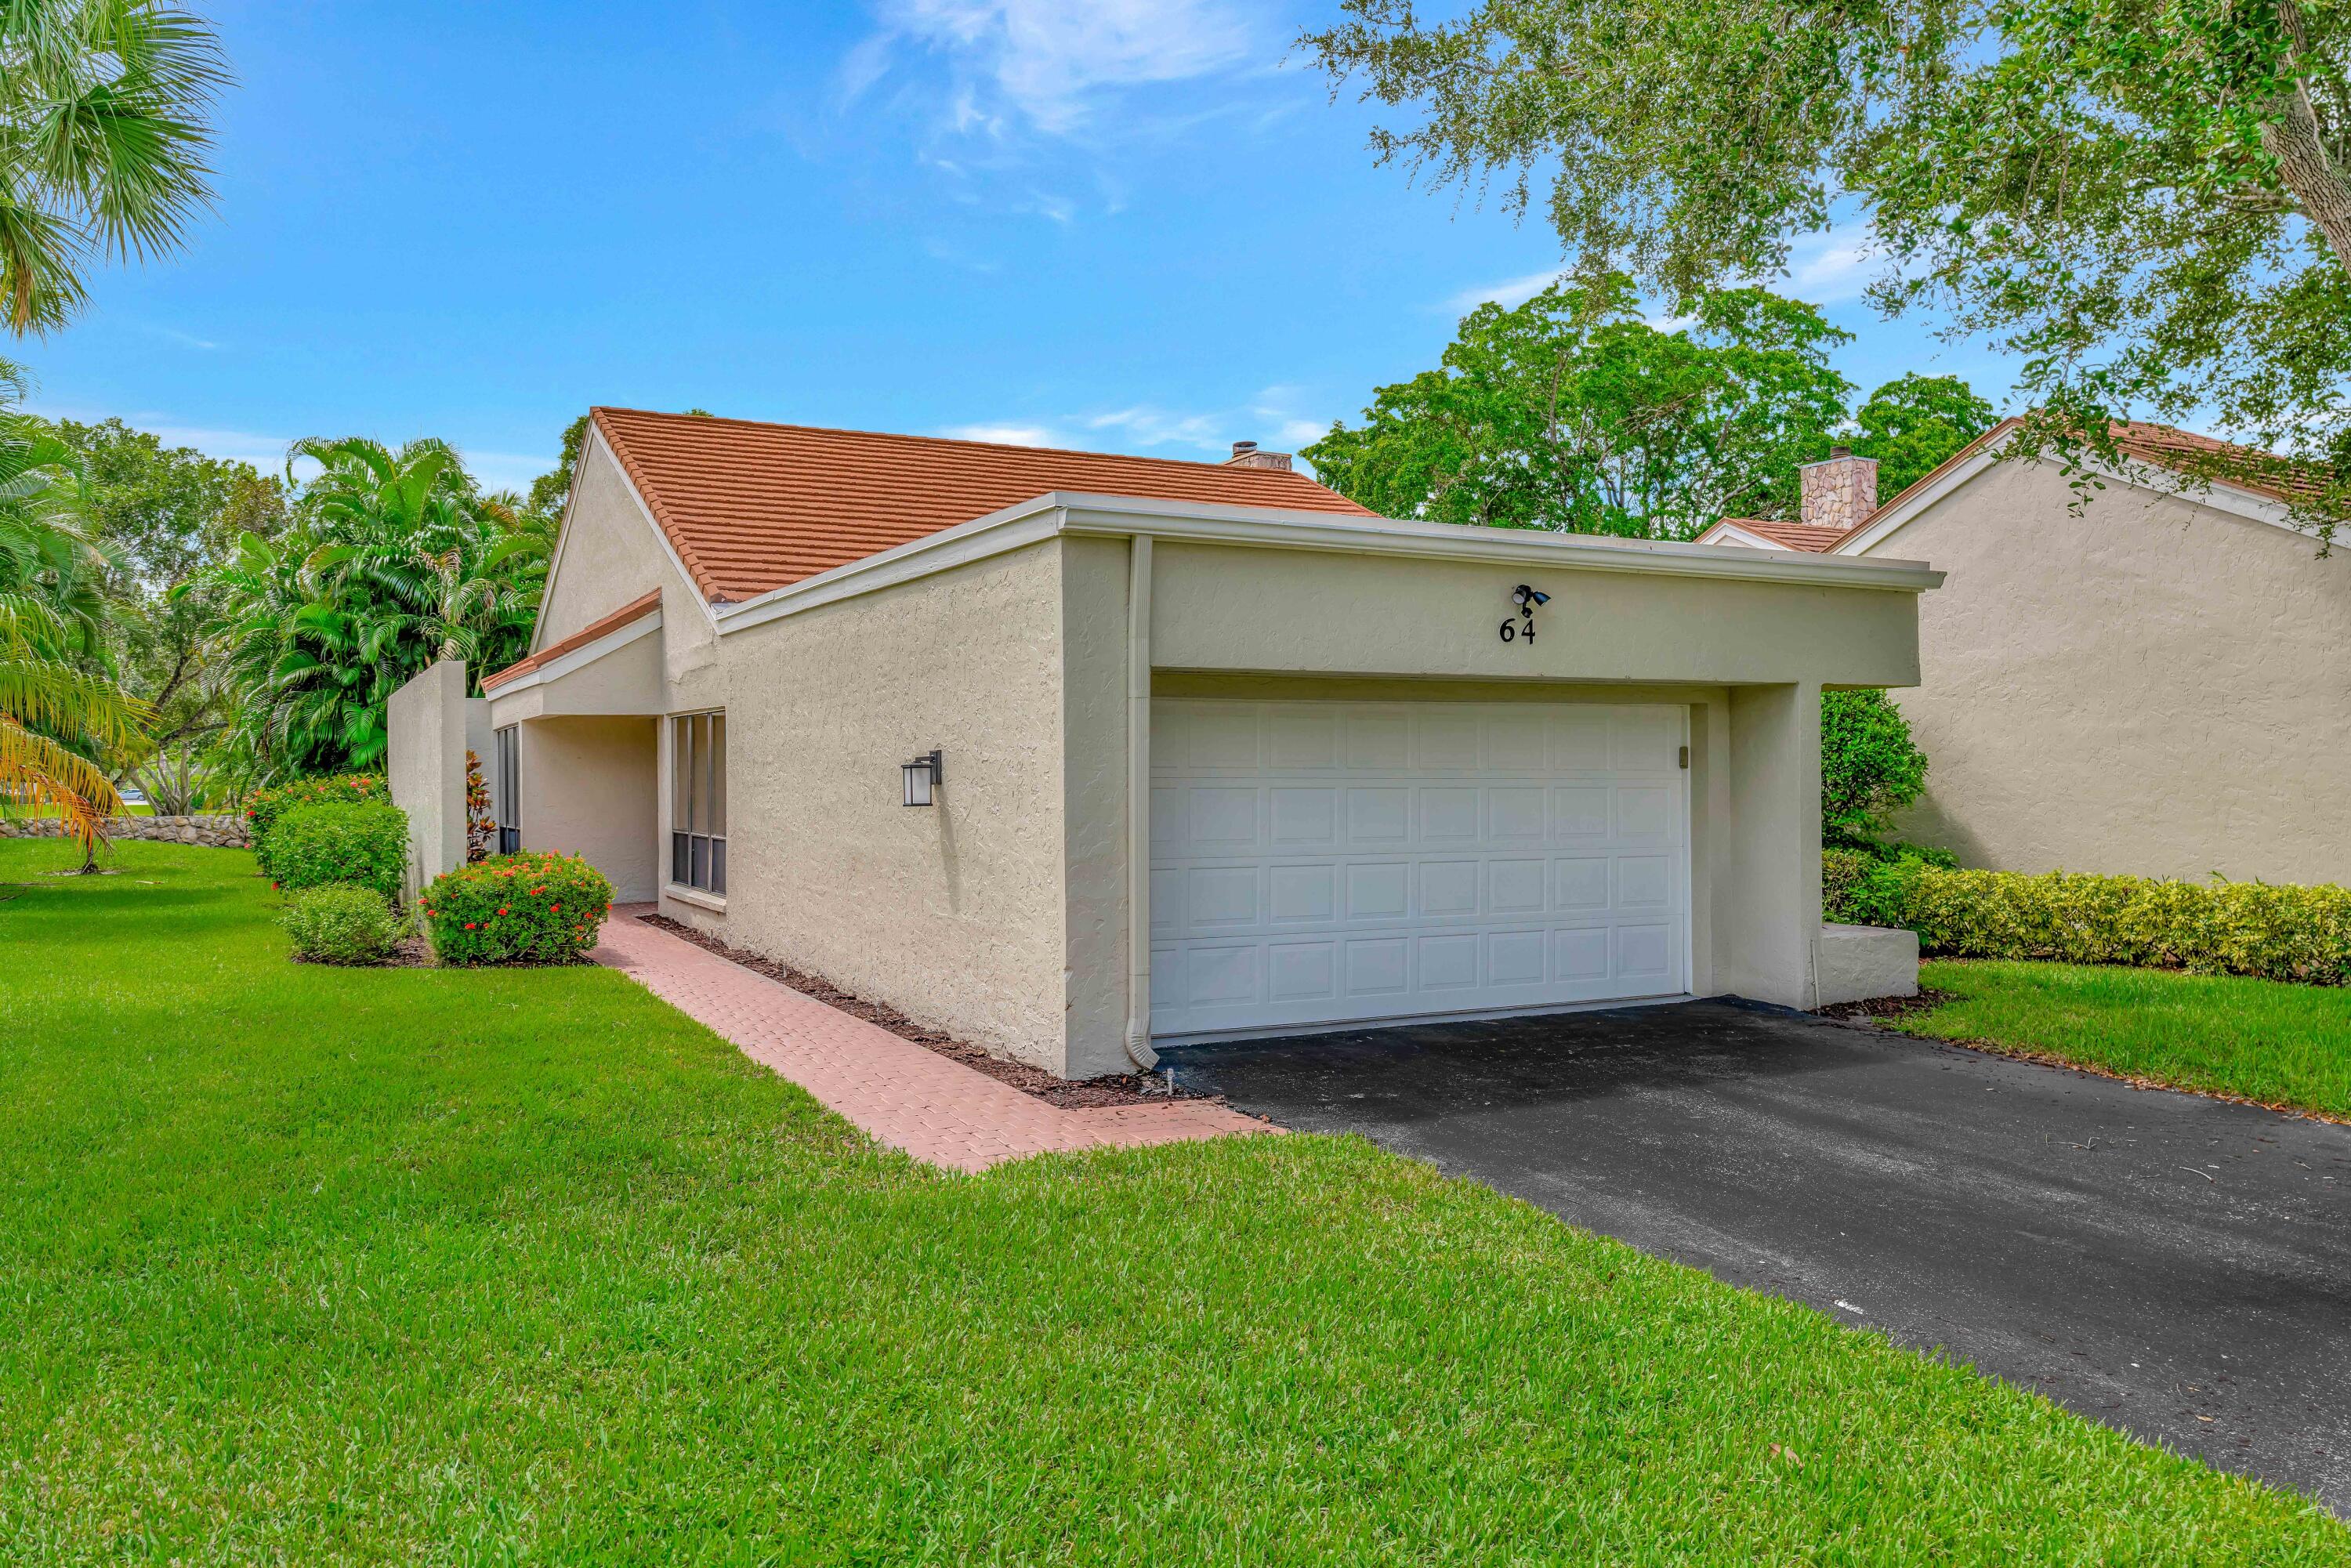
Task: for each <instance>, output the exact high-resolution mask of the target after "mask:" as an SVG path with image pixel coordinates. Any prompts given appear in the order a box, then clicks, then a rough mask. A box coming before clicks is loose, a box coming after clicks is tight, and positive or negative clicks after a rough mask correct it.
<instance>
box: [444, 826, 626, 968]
mask: <svg viewBox="0 0 2351 1568" xmlns="http://www.w3.org/2000/svg"><path fill="white" fill-rule="evenodd" d="M418 904H419V905H420V907H421V908H422V909H423V914H424V924H425V928H426V929H427V930H429V931H430V932H432V934H433V950H434V953H436V954H438V955H439V956H440V958H441V961H442V962H443V963H444V964H571V963H577V962H578V961H579V960H580V956H581V955H583V954H585V953H586V952H587V951H588V949H589V948H590V947H592V946H595V945H596V928H597V926H599V925H601V924H603V920H604V916H605V915H608V914H610V913H611V908H612V884H611V883H609V882H606V881H605V880H604V873H602V872H600V871H598V870H597V869H596V868H595V867H594V866H592V865H590V864H589V863H588V862H586V861H584V860H581V859H580V857H579V856H578V855H550V854H540V853H536V852H529V851H526V852H523V853H521V854H512V855H493V856H492V857H490V858H489V859H488V860H486V861H476V862H474V863H473V864H472V865H463V866H459V867H458V868H457V869H456V870H455V871H452V872H444V873H442V874H441V875H439V876H437V877H435V878H434V879H433V885H432V886H431V887H429V888H426V889H425V890H424V896H423V898H422V899H420V900H419V901H418Z"/></svg>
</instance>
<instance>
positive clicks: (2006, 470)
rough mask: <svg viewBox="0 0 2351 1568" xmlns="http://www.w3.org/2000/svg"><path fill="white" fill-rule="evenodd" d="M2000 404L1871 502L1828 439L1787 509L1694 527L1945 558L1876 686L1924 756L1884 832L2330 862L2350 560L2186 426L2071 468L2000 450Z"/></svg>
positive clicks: (1929, 838) (2135, 433) (2350, 734)
mask: <svg viewBox="0 0 2351 1568" xmlns="http://www.w3.org/2000/svg"><path fill="white" fill-rule="evenodd" d="M2016 424H2017V422H2016V421H2014V420H2009V421H2005V422H2003V423H2001V424H2000V425H1998V426H1996V427H1995V428H1993V429H1992V430H1991V431H1989V432H1987V433H1986V434H1984V435H1983V436H1982V437H1981V438H1980V439H1979V440H1978V441H1976V442H1975V443H1973V444H1970V446H1969V447H1968V448H1967V449H1966V450H1964V451H1962V452H1960V453H1959V455H1956V456H1954V457H1953V458H1952V459H1951V460H1950V461H1949V462H1948V463H1946V464H1944V465H1942V466H1941V467H1939V468H1938V469H1936V470H1935V471H1934V472H1933V473H1931V474H1929V475H1928V476H1926V477H1925V478H1923V479H1921V480H1919V481H1918V482H1917V484H1915V485H1913V486H1910V487H1909V488H1908V489H1907V490H1905V491H1904V492H1903V493H1902V494H1901V495H1899V496H1896V497H1894V498H1893V499H1892V500H1890V501H1888V502H1886V504H1885V505H1883V506H1879V505H1877V504H1876V465H1875V464H1874V463H1871V462H1869V461H1868V460H1866V459H1865V458H1857V457H1854V456H1851V455H1846V454H1842V453H1841V454H1840V455H1837V456H1834V457H1833V458H1831V459H1830V460H1828V461H1827V462H1825V463H1819V464H1813V465H1810V466H1809V467H1807V468H1806V469H1805V470H1804V471H1803V497H1804V499H1803V508H1802V518H1801V520H1800V521H1799V522H1797V523H1792V524H1791V523H1772V522H1758V521H1755V520H1752V519H1747V518H1726V519H1724V520H1723V521H1722V522H1719V523H1718V524H1716V525H1715V526H1714V527H1713V528H1708V530H1707V531H1706V532H1705V533H1703V534H1701V535H1700V536H1699V539H1700V541H1701V542H1705V543H1712V544H1729V545H1741V546H1746V547H1750V548H1753V549H1769V550H1775V551H1806V552H1816V553H1824V554H1828V555H1833V556H1841V557H1859V558H1862V559H1869V558H1871V557H1899V558H1908V559H1931V560H1933V561H1934V563H1935V564H1936V565H1937V566H1938V568H1941V569H1943V570H1946V571H1948V572H1949V578H1950V580H1949V585H1948V586H1947V587H1945V588H1944V589H1943V590H1942V591H1939V592H1938V593H1935V594H1932V595H1930V596H1929V597H1928V600H1927V601H1926V603H1925V604H1924V605H1922V606H1921V609H1920V613H1919V637H1920V642H1921V651H1922V658H1923V662H1924V672H1925V679H1924V681H1923V683H1922V684H1921V685H1920V686H1919V688H1918V689H1917V690H1916V691H1910V692H1904V693H1902V694H1901V695H1900V696H1899V697H1898V699H1897V700H1898V701H1899V703H1900V705H1901V707H1902V710H1903V712H1904V713H1905V714H1906V715H1907V716H1908V717H1909V719H1910V724H1911V730H1912V733H1913V734H1914V735H1915V736H1916V737H1917V741H1918V744H1919V746H1920V747H1921V748H1922V749H1923V750H1924V751H1925V752H1926V753H1927V757H1928V764H1929V767H1928V778H1927V794H1926V797H1925V799H1924V800H1921V801H1920V802H1919V804H1918V806H1917V809H1916V810H1913V811H1911V812H1909V813H1908V814H1907V816H1906V817H1905V818H1904V819H1903V820H1902V821H1900V822H1899V823H1898V824H1897V827H1898V829H1899V831H1901V833H1902V835H1903V836H1904V837H1906V838H1911V839H1916V840H1918V841H1924V842H1928V843H1933V844H1940V845H1943V846H1945V847H1947V848H1949V849H1950V850H1951V851H1953V852H1955V853H1957V854H1958V855H1959V859H1960V860H1961V861H1962V862H1964V863H1966V864H1969V865H1974V866H1986V867H1991V868H1995V869H2000V870H2009V871H2029V872H2041V871H2049V870H2053V869H2057V868H2063V869H2064V870H2067V871H2085V872H2130V873H2141V874H2147V875H2160V876H2178V877H2194V878H2199V879H2200V878H2203V877H2206V876H2209V875H2211V874H2213V873H2218V874H2220V875H2222V876H2226V877H2229V878H2231V879H2233V880H2237V881H2248V880H2252V879H2260V880H2262V881H2266V882H2281V883H2320V882H2337V883H2351V560H2346V559H2344V558H2343V556H2342V555H2341V554H2340V553H2339V552H2338V553H2337V554H2335V555H2334V556H2331V557H2328V558H2325V559H2322V558H2321V557H2320V555H2319V547H2318V542H2317V540H2316V539H2315V538H2312V537H2311V536H2310V535H2309V534H2307V533H2305V532H2303V531H2300V530H2299V529H2297V528H2295V526H2294V519H2293V518H2292V517H2291V516H2290V515H2289V504H2288V503H2289V497H2288V496H2286V495H2285V494H2283V493H2282V492H2277V491H2265V490H2257V489H2249V488H2244V487H2241V486H2235V485H2228V484H2221V483H2218V482H2212V483H2209V484H2207V483H2203V482H2199V481H2195V480H2191V479H2189V478H2186V477H2183V476H2181V475H2180V474H2179V472H2178V470H2179V468H2180V466H2181V465H2182V463H2183V460H2184V459H2185V458H2187V457H2189V456H2191V455H2193V454H2195V453H2197V452H2198V451H2199V450H2210V448H2212V447H2214V446H2216V445H2217V443H2213V442H2211V441H2210V440H2209V439H2208V438H2206V437H2203V436H2198V435H2193V434H2189V433H2187V432H2184V431H2177V430H2171V429H2168V428H2166V427H2164V426H2160V425H2145V424H2140V425H2131V426H2128V427H2126V428H2124V429H2121V430H2119V431H2118V432H2117V433H2116V434H2117V437H2118V440H2119V444H2120V445H2121V447H2122V449H2123V451H2124V452H2125V453H2126V455H2127V456H2128V458H2129V460H2130V461H2129V462H2128V464H2127V465H2126V471H2107V470H2105V469H2101V470H2099V471H2098V473H2097V474H2096V476H2095V477H2096V478H2097V479H2098V480H2100V481H2102V485H2101V487H2098V488H2093V489H2088V490H2086V491H2076V490H2075V489H2074V486H2073V482H2072V481H2071V480H2069V478H2068V477H2067V476H2066V475H2065V474H2064V472H2063V470H2062V469H2061V467H2060V466H2059V465H2058V464H2057V463H2056V462H2055V461H2053V460H2052V459H2043V458H2034V459H2022V458H2016V459H2004V458H2003V457H2002V455H2001V453H2002V449H2003V447H2004V446H2005V444H2006V443H2007V442H2008V441H2009V439H2010V437H2011V434H2013V432H2014V430H2015V428H2016ZM2077 496H2086V497H2087V500H2086V505H2083V506H2080V507H2075V506H2074V502H2075V501H2076V498H2077Z"/></svg>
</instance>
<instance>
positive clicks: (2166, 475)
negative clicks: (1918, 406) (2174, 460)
mask: <svg viewBox="0 0 2351 1568" xmlns="http://www.w3.org/2000/svg"><path fill="white" fill-rule="evenodd" d="M2015 434H2016V433H2015V432H2014V431H2009V432H2007V433H2006V434H2002V435H2001V436H1999V437H1998V438H1997V439H1995V440H1993V441H1991V442H1988V443H1987V444H1985V446H1984V448H1983V450H1982V451H1980V452H1978V453H1976V454H1975V455H1972V456H1970V458H1969V459H1968V460H1967V461H1966V462H1964V463H1962V464H1960V465H1959V466H1958V467H1956V468H1953V469H1952V470H1951V471H1950V472H1949V473H1948V474H1945V475H1944V476H1942V477H1941V478H1939V479H1938V480H1936V481H1935V482H1934V483H1933V484H1932V485H1929V486H1927V488H1925V489H1924V490H1921V491H1919V492H1918V493H1917V495H1915V496H1912V497H1908V498H1907V500H1905V501H1904V502H1903V503H1902V504H1901V505H1900V506H1899V507H1896V508H1895V509H1893V510H1891V511H1888V512H1887V513H1886V515H1885V516H1884V517H1879V518H1878V519H1877V520H1876V522H1874V523H1871V524H1870V525H1869V526H1868V527H1867V528H1864V529H1862V531H1861V532H1859V533H1857V534H1855V535H1854V536H1853V537H1852V538H1848V539H1846V540H1844V542H1843V543H1841V544H1839V545H1838V546H1837V547H1836V549H1834V551H1833V552H1831V553H1833V554H1835V555H1840V556H1853V555H1865V554H1867V553H1868V552H1869V551H1870V550H1872V549H1876V548H1877V546H1878V545H1880V544H1882V543H1884V542H1885V541H1886V539H1887V538H1891V537H1892V536H1893V535H1895V534H1896V533H1898V532H1900V531H1901V530H1902V529H1903V528H1905V527H1907V525H1909V524H1910V523H1913V522H1916V521H1917V519H1918V518H1919V517H1921V516H1923V515H1924V514H1925V513H1926V512H1927V510H1928V508H1929V507H1933V506H1934V505H1935V504H1936V503H1937V502H1938V501H1940V500H1942V499H1943V498H1944V497H1948V496H1949V495H1951V494H1953V493H1954V492H1955V491H1957V490H1959V488H1960V487H1961V486H1964V485H1966V484H1968V483H1969V482H1970V480H1972V479H1974V478H1975V477H1976V476H1979V475H1980V474H1982V473H1983V472H1984V471H1985V470H1986V469H1988V468H1990V467H1991V465H1993V464H1995V463H2005V462H2008V461H2010V459H2008V458H2005V457H2002V456H2001V455H2000V454H2001V448H2002V447H2004V446H2006V445H2007V444H2009V443H2010V442H2011V440H2013V439H2014V438H2015ZM2030 461H2032V462H2036V463H2038V462H2044V461H2047V460H2046V459H2043V458H2038V457H2036V458H2032V459H2031V460H2030ZM2080 468H2081V471H2082V472H2083V473H2085V474H2086V475H2088V476H2090V477H2092V478H2094V479H2104V480H2106V481H2108V482H2110V483H2112V484H2116V485H2123V486H2128V487H2129V488H2131V489H2134V490H2145V491H2147V492H2148V493H2149V494H2151V495H2157V496H2176V497H2179V498H2180V499H2181V500H2184V501H2193V502H2195V503H2196V504H2197V505H2199V506H2202V507H2211V508H2212V509H2213V510H2214V511H2216V512H2226V513H2228V514H2229V515H2230V516H2231V517H2243V518H2245V519H2246V520H2247V521H2249V522H2256V523H2267V524H2268V525H2269V526H2270V527H2272V528H2283V529H2284V530H2285V531H2286V532H2288V533H2291V534H2300V535H2302V536H2303V537H2304V538H2316V537H2317V536H2316V535H2315V534H2314V533H2313V532H2312V531H2311V530H2310V529H2309V528H2306V527H2304V525H2302V524H2300V523H2298V522H2296V521H2295V520H2294V508H2293V507H2289V506H2287V505H2286V504H2285V503H2284V502H2283V501H2280V500H2277V499H2275V498H2274V497H2269V496H2262V495H2256V494H2255V493H2254V492H2252V491H2251V490H2241V489H2239V488H2238V487H2237V486H2234V485H2231V484H2229V483H2228V482H2227V481H2225V480H2220V479H2214V480H2210V481H2207V482H2200V483H2199V481H2197V480H2194V479H2191V478H2189V477H2188V476H2185V475H2181V474H2174V473H2172V472H2171V471H2170V470H2169V469H2167V468H2163V467H2160V466H2158V465H2155V464H2152V463H2134V464H2132V465H2131V466H2130V468H2129V469H2127V470H2126V469H2123V468H2117V467H2115V466H2113V465H2109V464H2105V463H2097V462H2085V463H2083V464H2081V465H2080Z"/></svg>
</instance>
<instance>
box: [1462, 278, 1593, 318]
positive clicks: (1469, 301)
mask: <svg viewBox="0 0 2351 1568" xmlns="http://www.w3.org/2000/svg"><path fill="white" fill-rule="evenodd" d="M1564 276H1565V274H1563V273H1562V271H1561V270H1560V269H1559V268H1558V267H1552V269H1551V270H1550V271H1548V272H1530V273H1528V274H1527V275H1526V276H1525V277H1510V278H1505V279H1503V280H1502V281H1501V282H1499V283H1482V284H1479V285H1478V286H1477V287H1474V288H1465V289H1463V290H1462V291H1461V292H1460V293H1458V294H1456V295H1454V296H1453V297H1452V298H1449V299H1447V301H1446V302H1445V308H1446V309H1447V310H1450V311H1453V312H1454V313H1455V314H1457V315H1458V314H1460V313H1462V312H1465V311H1469V310H1475V309H1476V308H1478V307H1479V306H1480V305H1483V304H1485V303H1487V302H1488V301H1489V300H1490V301H1492V302H1493V303H1494V304H1496V305H1499V306H1500V307H1501V308H1503V309H1505V310H1515V309H1517V308H1519V307H1520V306H1521V305H1524V304H1525V303H1526V302H1527V301H1528V300H1530V299H1532V298H1534V297H1535V296H1536V295H1538V294H1541V292H1542V291H1543V290H1544V289H1546V288H1549V287H1551V286H1552V284H1554V283H1557V282H1558V281H1559V280H1560V279H1561V278H1562V277H1564Z"/></svg>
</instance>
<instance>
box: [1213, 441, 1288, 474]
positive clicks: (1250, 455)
mask: <svg viewBox="0 0 2351 1568" xmlns="http://www.w3.org/2000/svg"><path fill="white" fill-rule="evenodd" d="M1225 466H1226V467H1228V468H1279V469H1280V470H1281V471H1282V472H1283V473H1285V474H1287V473H1289V472H1290V454H1289V453H1287V452H1259V450H1258V449H1257V443H1256V442H1254V441H1236V442H1234V443H1233V455H1231V456H1230V457H1228V458H1226V459H1225Z"/></svg>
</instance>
